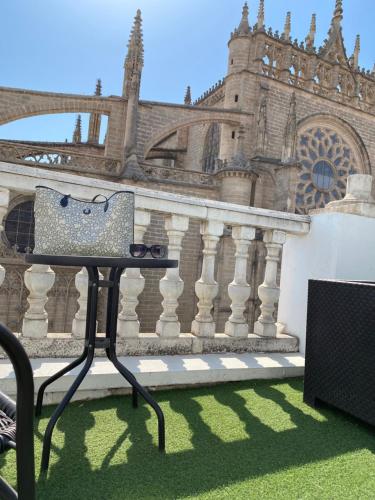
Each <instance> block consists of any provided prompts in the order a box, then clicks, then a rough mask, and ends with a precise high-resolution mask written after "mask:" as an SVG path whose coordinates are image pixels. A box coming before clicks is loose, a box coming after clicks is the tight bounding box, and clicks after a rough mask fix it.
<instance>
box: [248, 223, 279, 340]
mask: <svg viewBox="0 0 375 500" xmlns="http://www.w3.org/2000/svg"><path fill="white" fill-rule="evenodd" d="M285 240H286V234H285V233H284V232H283V231H277V230H276V231H266V232H265V234H264V238H263V241H264V243H265V246H266V249H267V256H266V269H265V276H264V282H263V283H262V284H261V285H260V287H259V288H258V295H259V298H260V300H261V302H262V303H261V306H260V310H261V315H260V316H259V318H258V321H257V322H256V323H255V326H254V332H255V333H256V334H258V335H261V336H263V337H276V331H277V329H276V323H275V318H274V313H275V310H276V304H277V303H278V301H279V297H280V288H279V287H278V285H277V270H278V264H279V262H280V251H281V249H282V247H283V245H284V243H285Z"/></svg>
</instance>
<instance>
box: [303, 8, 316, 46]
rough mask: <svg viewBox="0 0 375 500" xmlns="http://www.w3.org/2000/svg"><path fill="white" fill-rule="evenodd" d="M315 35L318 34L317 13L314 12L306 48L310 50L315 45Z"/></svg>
mask: <svg viewBox="0 0 375 500" xmlns="http://www.w3.org/2000/svg"><path fill="white" fill-rule="evenodd" d="M315 35H316V14H313V15H312V17H311V23H310V31H309V34H308V35H307V37H306V39H305V41H306V48H307V49H308V50H311V49H312V48H313V47H314V43H315Z"/></svg>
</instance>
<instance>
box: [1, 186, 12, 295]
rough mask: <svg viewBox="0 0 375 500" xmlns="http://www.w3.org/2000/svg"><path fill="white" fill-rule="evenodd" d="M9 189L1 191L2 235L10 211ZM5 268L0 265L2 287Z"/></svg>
mask: <svg viewBox="0 0 375 500" xmlns="http://www.w3.org/2000/svg"><path fill="white" fill-rule="evenodd" d="M9 194H10V193H9V189H4V188H1V189H0V233H1V232H2V231H3V230H4V226H3V219H4V217H5V215H6V213H7V211H8V206H9ZM4 279H5V268H4V267H3V266H2V265H0V286H1V285H2V284H3V283H4Z"/></svg>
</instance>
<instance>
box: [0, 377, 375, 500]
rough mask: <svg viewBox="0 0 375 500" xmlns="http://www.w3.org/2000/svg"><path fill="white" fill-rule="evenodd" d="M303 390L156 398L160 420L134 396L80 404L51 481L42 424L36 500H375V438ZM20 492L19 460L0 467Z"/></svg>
mask: <svg viewBox="0 0 375 500" xmlns="http://www.w3.org/2000/svg"><path fill="white" fill-rule="evenodd" d="M302 387H303V382H302V380H300V379H290V380H286V381H249V382H242V383H228V384H223V385H217V386H214V387H208V388H197V389H186V390H172V391H163V392H156V393H155V397H156V399H157V400H158V402H159V403H160V405H161V407H162V409H163V410H164V414H165V417H166V429H167V451H166V454H162V453H160V452H159V451H158V449H157V420H156V416H155V414H154V413H153V411H152V410H151V408H150V407H149V406H147V405H146V404H145V403H143V402H142V403H141V404H140V407H139V408H138V409H133V408H132V406H131V399H130V397H129V396H119V397H110V398H106V399H102V400H98V401H90V402H85V403H72V404H71V405H70V406H69V408H68V409H67V410H66V412H65V413H64V415H63V417H62V418H61V420H60V421H59V423H58V425H57V428H56V430H55V433H54V436H53V450H52V454H51V463H50V469H49V473H48V475H47V477H43V476H40V473H39V466H40V455H41V438H42V434H43V432H44V429H45V427H46V424H47V420H48V417H49V416H50V415H51V412H52V409H53V407H47V408H46V409H45V411H44V414H43V418H42V419H41V420H40V421H39V422H37V432H36V457H37V458H36V464H37V481H38V484H37V491H38V494H37V498H38V499H41V500H42V499H45V500H47V499H48V500H59V499H73V500H80V499H89V500H93V499H101V500H120V499H121V500H122V499H152V498H154V499H165V500H166V499H177V498H179V499H182V498H184V499H187V498H198V499H225V498H233V499H288V500H292V499H336V498H337V499H350V498H353V499H356V500H357V499H360V500H362V499H375V455H374V452H375V432H374V429H373V428H370V427H369V426H366V425H365V424H363V423H361V422H360V421H358V420H355V419H354V418H351V417H349V416H348V415H346V414H344V413H341V412H339V411H336V410H332V409H328V408H319V409H318V410H316V409H312V408H310V407H309V406H307V405H305V404H304V403H303V401H302ZM0 470H1V474H2V475H3V476H4V477H5V478H7V479H8V480H9V481H11V482H12V483H13V484H14V483H15V454H14V452H9V453H8V454H7V455H6V456H5V457H2V458H1V459H0Z"/></svg>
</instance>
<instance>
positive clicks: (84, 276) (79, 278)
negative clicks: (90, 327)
mask: <svg viewBox="0 0 375 500" xmlns="http://www.w3.org/2000/svg"><path fill="white" fill-rule="evenodd" d="M88 283H89V277H88V273H87V269H86V268H85V267H83V268H82V269H81V270H80V271H79V272H78V273H77V274H76V276H75V279H74V284H75V286H76V289H77V290H78V292H79V297H78V311H77V312H76V314H75V316H74V319H73V324H72V334H73V337H76V338H80V339H81V338H84V337H85V333H86V315H87V290H88Z"/></svg>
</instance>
